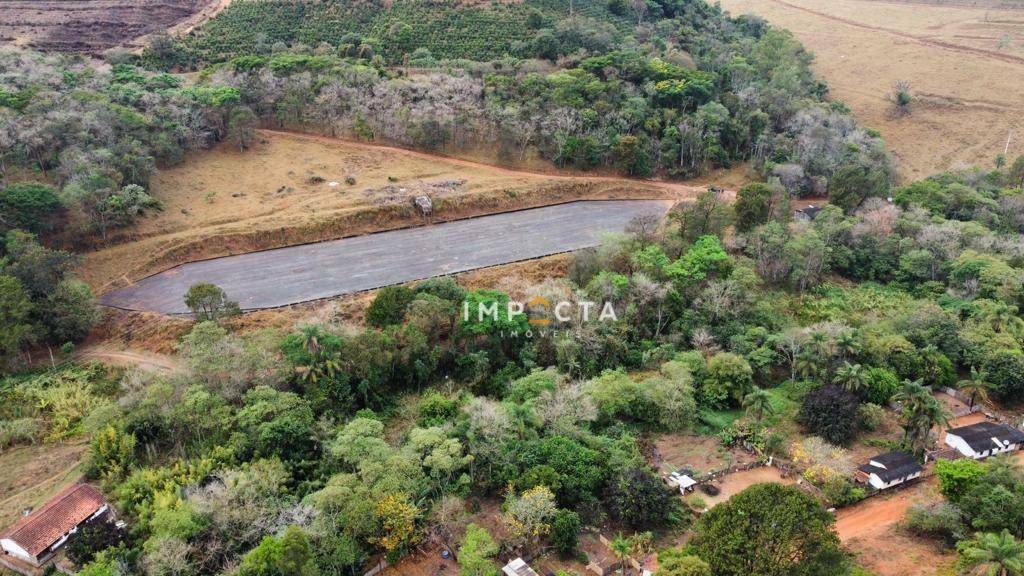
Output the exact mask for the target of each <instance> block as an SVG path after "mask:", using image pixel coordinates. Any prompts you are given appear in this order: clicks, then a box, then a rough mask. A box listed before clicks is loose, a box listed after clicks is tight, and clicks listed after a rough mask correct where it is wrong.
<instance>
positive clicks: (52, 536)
mask: <svg viewBox="0 0 1024 576" xmlns="http://www.w3.org/2000/svg"><path fill="white" fill-rule="evenodd" d="M106 503H107V501H106V500H105V499H104V498H103V494H100V491H99V490H97V489H95V488H93V487H92V486H89V485H88V484H74V485H72V486H69V487H67V488H65V489H64V490H62V491H61V492H60V493H59V494H57V495H56V496H54V497H53V498H51V499H50V501H49V502H47V503H46V504H43V506H42V507H41V508H40V509H39V510H36V511H35V512H33V513H32V514H30V515H28V516H25V517H23V518H21V519H20V520H18V521H17V522H16V523H15V524H14V525H13V526H11V527H10V528H8V529H7V530H4V532H3V533H2V534H0V538H2V539H9V540H13V541H14V542H15V543H16V544H18V546H21V547H22V548H24V549H25V550H26V551H27V552H28V553H29V554H31V555H32V556H35V557H38V556H39V555H40V554H42V553H43V552H45V551H46V549H47V548H49V547H50V546H52V545H53V543H54V542H56V541H57V540H60V538H61V537H62V536H63V535H64V534H66V533H68V532H70V531H71V529H72V528H74V527H76V526H78V525H79V524H81V523H82V522H84V521H86V520H88V519H89V517H90V516H92V515H93V514H95V513H96V512H97V511H99V509H100V508H102V507H103V506H104V505H106Z"/></svg>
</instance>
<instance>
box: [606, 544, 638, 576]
mask: <svg viewBox="0 0 1024 576" xmlns="http://www.w3.org/2000/svg"><path fill="white" fill-rule="evenodd" d="M611 548H612V553H613V554H615V557H616V558H618V559H619V574H620V575H621V574H625V572H626V558H629V552H630V550H632V548H633V544H632V543H631V542H630V541H629V538H623V537H622V534H619V535H618V536H616V537H615V540H612V546H611Z"/></svg>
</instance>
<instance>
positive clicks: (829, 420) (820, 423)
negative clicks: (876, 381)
mask: <svg viewBox="0 0 1024 576" xmlns="http://www.w3.org/2000/svg"><path fill="white" fill-rule="evenodd" d="M797 420H798V421H799V422H800V423H801V424H803V425H804V426H805V427H807V429H808V430H810V431H811V432H813V433H814V434H817V435H818V436H821V437H822V438H824V439H825V440H828V441H829V442H831V443H832V444H847V443H849V442H850V440H853V437H854V436H855V435H856V433H857V396H856V395H855V394H853V393H852V392H847V391H846V390H843V389H842V388H840V387H838V386H831V385H830V386H823V387H821V388H818V389H817V390H814V391H812V392H811V393H809V394H808V395H807V396H806V397H804V404H803V406H801V407H800V414H799V415H798V416H797Z"/></svg>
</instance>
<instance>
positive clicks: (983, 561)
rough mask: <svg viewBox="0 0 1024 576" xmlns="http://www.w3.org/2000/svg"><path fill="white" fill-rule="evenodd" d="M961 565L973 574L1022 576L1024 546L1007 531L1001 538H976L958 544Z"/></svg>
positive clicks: (976, 536)
mask: <svg viewBox="0 0 1024 576" xmlns="http://www.w3.org/2000/svg"><path fill="white" fill-rule="evenodd" d="M956 549H957V552H958V553H959V554H960V559H959V560H958V561H957V564H958V565H959V566H960V567H961V568H963V569H965V570H968V571H973V572H972V573H977V574H984V575H985V576H1020V575H1021V574H1024V542H1020V541H1019V540H1017V539H1016V538H1014V537H1013V534H1010V532H1009V530H1003V531H1002V532H1000V533H999V534H992V533H982V534H976V535H975V536H974V538H973V539H971V540H967V541H964V542H960V543H959V544H957V547H956Z"/></svg>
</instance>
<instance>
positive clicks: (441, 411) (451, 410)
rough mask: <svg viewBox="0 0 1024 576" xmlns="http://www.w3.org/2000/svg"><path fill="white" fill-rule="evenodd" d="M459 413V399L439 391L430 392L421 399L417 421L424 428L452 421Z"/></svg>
mask: <svg viewBox="0 0 1024 576" xmlns="http://www.w3.org/2000/svg"><path fill="white" fill-rule="evenodd" d="M458 413H459V399H458V398H449V397H448V396H444V395H443V394H439V393H438V392H433V391H432V392H428V393H427V394H425V395H424V396H423V399H422V400H421V401H420V414H419V417H418V418H417V419H416V423H417V424H418V425H420V426H422V427H424V428H429V427H431V426H440V425H442V424H445V423H447V422H451V421H452V420H453V419H454V418H455V416H456V415H458Z"/></svg>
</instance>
